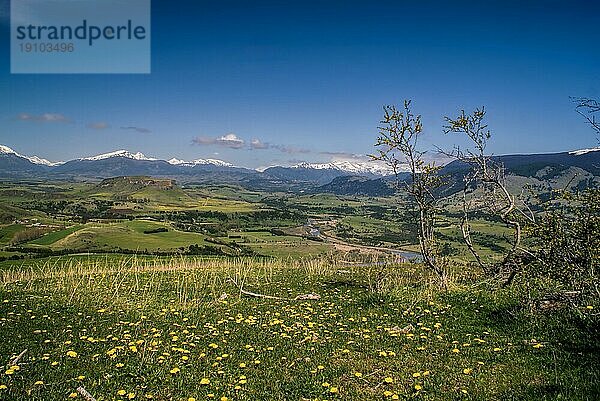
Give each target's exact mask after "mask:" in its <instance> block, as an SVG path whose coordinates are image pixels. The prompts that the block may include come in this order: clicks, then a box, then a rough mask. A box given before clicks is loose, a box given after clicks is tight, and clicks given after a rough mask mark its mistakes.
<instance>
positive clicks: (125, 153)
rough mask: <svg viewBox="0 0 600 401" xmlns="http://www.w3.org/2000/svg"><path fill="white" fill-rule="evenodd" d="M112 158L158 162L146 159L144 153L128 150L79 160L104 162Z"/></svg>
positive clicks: (150, 158)
mask: <svg viewBox="0 0 600 401" xmlns="http://www.w3.org/2000/svg"><path fill="white" fill-rule="evenodd" d="M112 157H126V158H128V159H133V160H157V159H155V158H152V157H146V155H144V154H143V153H142V152H136V153H133V152H130V151H128V150H115V151H114V152H109V153H103V154H101V155H96V156H91V157H83V158H81V159H79V160H104V159H110V158H112Z"/></svg>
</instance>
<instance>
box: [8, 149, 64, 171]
mask: <svg viewBox="0 0 600 401" xmlns="http://www.w3.org/2000/svg"><path fill="white" fill-rule="evenodd" d="M0 153H2V154H6V155H15V156H17V157H21V158H23V159H27V160H29V161H30V162H32V163H33V164H40V165H43V166H58V165H60V164H62V162H51V161H50V160H48V159H44V158H41V157H38V156H25V155H22V154H20V153H17V152H15V151H14V150H12V149H11V148H9V147H8V146H5V145H0Z"/></svg>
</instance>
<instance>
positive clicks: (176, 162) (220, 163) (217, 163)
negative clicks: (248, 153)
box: [167, 157, 235, 167]
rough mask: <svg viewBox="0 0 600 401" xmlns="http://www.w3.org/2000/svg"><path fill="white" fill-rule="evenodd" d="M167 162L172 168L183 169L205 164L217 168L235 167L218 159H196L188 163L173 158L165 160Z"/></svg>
mask: <svg viewBox="0 0 600 401" xmlns="http://www.w3.org/2000/svg"><path fill="white" fill-rule="evenodd" d="M167 162H168V163H169V164H172V165H174V166H185V167H193V166H198V165H207V164H212V165H213V166H219V167H235V166H234V165H233V164H231V163H227V162H225V161H223V160H218V159H196V160H192V161H189V162H188V161H185V160H181V159H177V158H175V157H174V158H172V159H170V160H167Z"/></svg>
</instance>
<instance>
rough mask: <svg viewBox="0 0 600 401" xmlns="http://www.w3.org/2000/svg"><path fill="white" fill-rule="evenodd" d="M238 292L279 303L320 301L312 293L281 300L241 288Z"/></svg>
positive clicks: (316, 295)
mask: <svg viewBox="0 0 600 401" xmlns="http://www.w3.org/2000/svg"><path fill="white" fill-rule="evenodd" d="M240 292H241V293H242V294H244V295H247V296H249V297H256V298H266V299H277V300H279V301H304V300H319V299H321V296H320V295H319V294H312V293H311V294H301V295H298V296H297V297H295V298H282V297H276V296H273V295H264V294H257V293H256V292H250V291H246V290H244V289H243V288H240Z"/></svg>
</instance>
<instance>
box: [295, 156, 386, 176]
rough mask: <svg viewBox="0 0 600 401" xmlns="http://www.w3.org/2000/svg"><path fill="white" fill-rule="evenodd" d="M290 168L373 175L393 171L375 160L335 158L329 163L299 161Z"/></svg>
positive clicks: (383, 174)
mask: <svg viewBox="0 0 600 401" xmlns="http://www.w3.org/2000/svg"><path fill="white" fill-rule="evenodd" d="M292 168H308V169H316V170H339V171H344V172H348V173H353V174H373V175H382V176H385V175H391V174H393V173H394V172H393V171H392V169H391V168H390V167H389V166H387V165H385V164H383V163H376V162H354V161H352V162H351V161H347V160H337V161H332V162H329V163H300V164H296V165H295V166H292Z"/></svg>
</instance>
